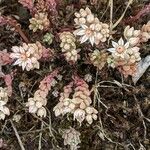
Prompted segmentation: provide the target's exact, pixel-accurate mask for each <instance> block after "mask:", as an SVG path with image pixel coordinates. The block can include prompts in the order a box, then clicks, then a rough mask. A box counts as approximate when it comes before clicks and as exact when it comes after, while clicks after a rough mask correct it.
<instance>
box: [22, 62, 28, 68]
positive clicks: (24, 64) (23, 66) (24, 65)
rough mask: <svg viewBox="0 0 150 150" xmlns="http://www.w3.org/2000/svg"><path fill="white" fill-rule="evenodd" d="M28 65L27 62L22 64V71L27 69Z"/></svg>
mask: <svg viewBox="0 0 150 150" xmlns="http://www.w3.org/2000/svg"><path fill="white" fill-rule="evenodd" d="M26 65H27V62H26V61H24V62H22V70H24V69H25V67H26Z"/></svg>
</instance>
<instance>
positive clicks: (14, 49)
mask: <svg viewBox="0 0 150 150" xmlns="http://www.w3.org/2000/svg"><path fill="white" fill-rule="evenodd" d="M11 49H12V51H13V52H15V53H17V52H20V51H19V47H18V46H13V47H12V48H11Z"/></svg>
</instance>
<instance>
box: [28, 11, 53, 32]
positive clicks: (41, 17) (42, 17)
mask: <svg viewBox="0 0 150 150" xmlns="http://www.w3.org/2000/svg"><path fill="white" fill-rule="evenodd" d="M29 21H30V25H29V29H30V30H33V32H36V31H37V30H38V29H39V30H47V29H48V27H49V25H50V21H49V19H48V18H47V14H46V13H37V14H35V15H34V17H33V18H31V19H30V20H29Z"/></svg>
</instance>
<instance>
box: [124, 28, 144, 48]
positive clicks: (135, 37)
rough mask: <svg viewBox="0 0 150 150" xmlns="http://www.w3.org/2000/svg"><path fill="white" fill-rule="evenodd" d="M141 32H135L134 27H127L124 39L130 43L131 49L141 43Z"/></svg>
mask: <svg viewBox="0 0 150 150" xmlns="http://www.w3.org/2000/svg"><path fill="white" fill-rule="evenodd" d="M140 35H141V31H140V30H135V29H134V27H131V28H130V26H127V27H126V28H125V29H124V37H125V39H126V40H127V41H128V42H129V44H130V46H131V47H134V46H136V45H138V44H139V43H140Z"/></svg>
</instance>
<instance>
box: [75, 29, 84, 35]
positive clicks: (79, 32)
mask: <svg viewBox="0 0 150 150" xmlns="http://www.w3.org/2000/svg"><path fill="white" fill-rule="evenodd" d="M84 34H85V30H83V29H81V30H79V31H78V32H77V33H76V35H84Z"/></svg>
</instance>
